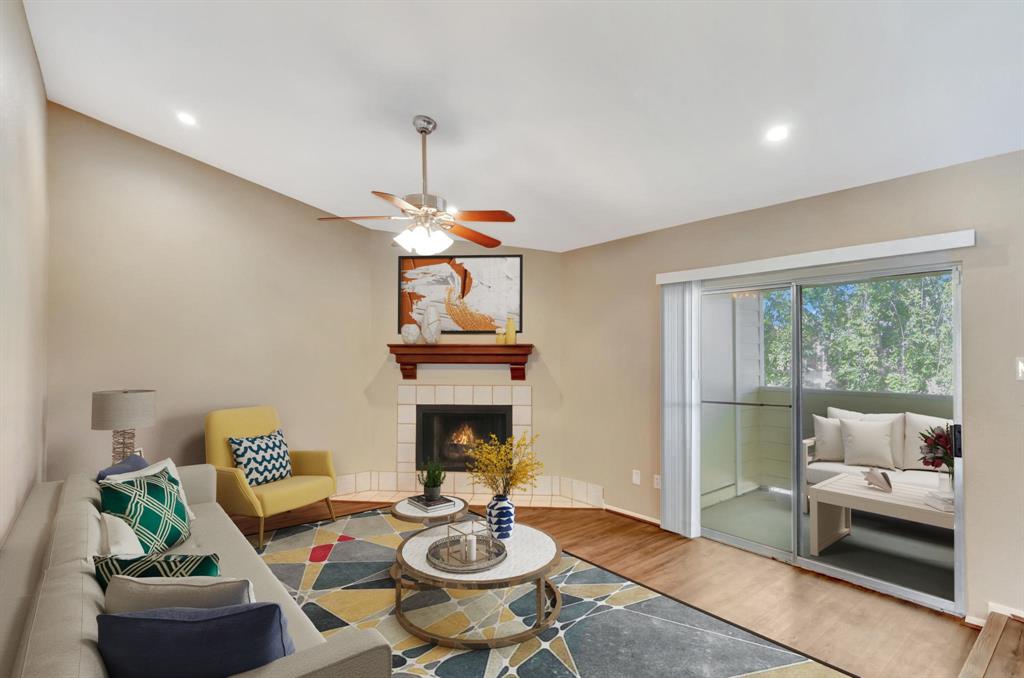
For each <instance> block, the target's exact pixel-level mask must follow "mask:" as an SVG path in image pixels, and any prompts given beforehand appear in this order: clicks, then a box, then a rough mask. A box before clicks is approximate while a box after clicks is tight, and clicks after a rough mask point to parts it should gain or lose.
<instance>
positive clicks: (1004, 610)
mask: <svg viewBox="0 0 1024 678" xmlns="http://www.w3.org/2000/svg"><path fill="white" fill-rule="evenodd" d="M988 611H989V612H996V613H998V614H1005V615H1006V616H1007V617H1017V618H1018V619H1024V610H1018V609H1017V608H1015V607H1010V606H1009V605H1000V604H999V603H989V604H988Z"/></svg>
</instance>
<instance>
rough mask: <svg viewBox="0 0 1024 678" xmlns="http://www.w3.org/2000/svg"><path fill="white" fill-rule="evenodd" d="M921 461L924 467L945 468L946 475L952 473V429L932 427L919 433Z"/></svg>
mask: <svg viewBox="0 0 1024 678" xmlns="http://www.w3.org/2000/svg"><path fill="white" fill-rule="evenodd" d="M920 436H921V440H923V441H924V445H922V446H921V457H920V459H919V461H921V462H922V463H923V464H924V465H925V466H931V467H932V468H937V469H941V468H942V467H943V466H945V467H946V468H947V469H948V470H947V473H949V474H952V473H953V428H952V427H951V426H932V427H929V428H928V429H926V430H924V431H921V433H920Z"/></svg>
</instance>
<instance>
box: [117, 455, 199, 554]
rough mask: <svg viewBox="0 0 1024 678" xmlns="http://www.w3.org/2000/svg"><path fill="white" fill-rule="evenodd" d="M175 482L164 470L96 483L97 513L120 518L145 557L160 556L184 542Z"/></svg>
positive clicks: (184, 522)
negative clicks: (139, 545)
mask: <svg viewBox="0 0 1024 678" xmlns="http://www.w3.org/2000/svg"><path fill="white" fill-rule="evenodd" d="M178 488H179V484H178V481H177V480H176V479H175V478H174V477H173V476H171V474H170V473H169V472H168V471H167V470H166V469H165V470H163V471H161V472H160V473H157V474H156V475H152V476H141V477H139V478H131V479H129V480H110V479H107V480H101V481H100V509H101V510H102V511H103V512H104V513H109V514H111V515H115V516H117V517H118V518H122V519H123V520H124V521H125V522H126V523H128V526H129V527H131V528H132V532H134V533H135V536H136V537H138V538H139V543H141V544H142V549H143V551H145V552H146V553H161V552H163V551H166V550H167V549H170V548H173V547H175V546H177V545H178V544H180V543H181V542H183V541H185V540H186V539H188V537H189V534H191V531H190V529H189V521H188V513H187V512H186V510H185V503H184V502H183V501H182V500H181V494H179V492H178Z"/></svg>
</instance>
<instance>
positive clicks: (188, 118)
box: [178, 111, 196, 127]
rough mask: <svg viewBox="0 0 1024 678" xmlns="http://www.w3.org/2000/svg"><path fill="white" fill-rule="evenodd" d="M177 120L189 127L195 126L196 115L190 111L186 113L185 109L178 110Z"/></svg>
mask: <svg viewBox="0 0 1024 678" xmlns="http://www.w3.org/2000/svg"><path fill="white" fill-rule="evenodd" d="M178 122H180V123H181V124H182V125H188V126H189V127H195V126H196V116H194V115H192V114H191V113H186V112H185V111H180V112H179V113H178Z"/></svg>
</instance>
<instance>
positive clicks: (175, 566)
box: [92, 553, 220, 591]
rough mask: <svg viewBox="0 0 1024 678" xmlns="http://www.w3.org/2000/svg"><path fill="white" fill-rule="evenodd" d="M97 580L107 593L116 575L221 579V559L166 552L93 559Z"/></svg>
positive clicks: (214, 554)
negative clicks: (109, 584) (108, 585)
mask: <svg viewBox="0 0 1024 678" xmlns="http://www.w3.org/2000/svg"><path fill="white" fill-rule="evenodd" d="M92 562H93V566H94V567H95V568H96V579H97V580H99V582H100V586H101V587H103V590H104V591H106V590H107V584H108V583H109V582H110V579H111V578H112V577H113V576H114V575H115V574H123V575H124V576H126V577H219V576H220V558H219V557H218V556H217V554H216V553H211V554H209V555H187V554H183V553H165V554H163V555H149V556H134V557H128V558H126V557H123V556H93V557H92Z"/></svg>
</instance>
